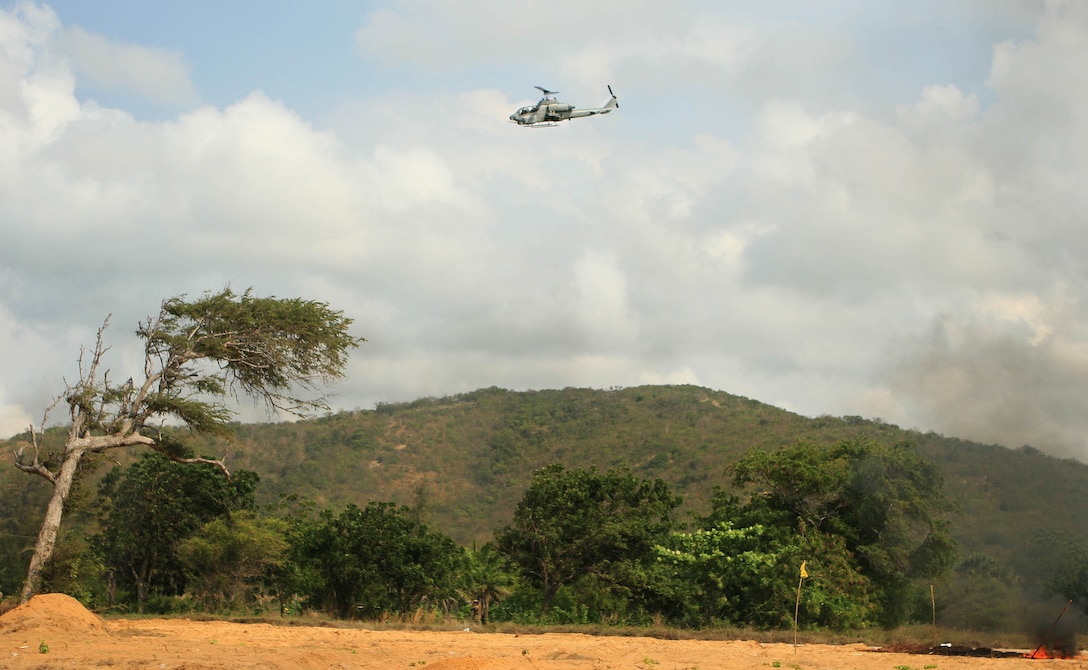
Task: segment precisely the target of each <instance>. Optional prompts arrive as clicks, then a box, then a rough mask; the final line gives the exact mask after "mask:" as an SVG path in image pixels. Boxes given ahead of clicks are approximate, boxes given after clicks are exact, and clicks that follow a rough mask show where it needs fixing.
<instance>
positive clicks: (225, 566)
mask: <svg viewBox="0 0 1088 670" xmlns="http://www.w3.org/2000/svg"><path fill="white" fill-rule="evenodd" d="M286 535H287V522H286V521H284V520H283V519H277V518H275V517H258V516H256V515H255V514H254V513H253V512H240V513H238V514H232V515H231V516H230V517H219V518H216V519H213V520H211V521H209V522H208V523H207V524H205V525H204V527H203V528H201V529H200V530H198V531H197V532H196V533H194V534H193V535H192V536H191V537H189V538H188V539H186V540H185V541H184V542H182V543H181V544H180V545H178V557H179V558H180V559H181V562H182V563H183V564H184V565H185V572H186V575H187V576H188V578H189V579H188V582H187V587H186V591H187V592H188V593H192V594H193V595H195V596H196V598H197V599H198V600H199V601H200V602H201V604H202V605H203V606H204V609H205V610H206V611H214V610H218V609H220V608H222V607H224V606H226V607H230V608H232V609H235V610H237V609H238V608H240V607H242V606H244V605H246V604H250V603H251V602H252V601H253V600H254V598H255V595H258V594H259V591H258V589H260V588H261V587H262V586H263V585H265V584H267V583H269V582H271V581H272V579H273V577H274V575H275V573H276V572H277V571H278V570H279V569H280V568H281V567H282V566H283V562H284V560H285V557H286V553H287V538H286Z"/></svg>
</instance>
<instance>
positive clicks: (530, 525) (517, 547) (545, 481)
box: [495, 464, 680, 614]
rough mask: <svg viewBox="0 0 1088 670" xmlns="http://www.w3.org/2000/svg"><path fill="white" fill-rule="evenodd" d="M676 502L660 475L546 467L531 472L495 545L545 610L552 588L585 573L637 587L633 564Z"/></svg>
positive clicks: (645, 555)
mask: <svg viewBox="0 0 1088 670" xmlns="http://www.w3.org/2000/svg"><path fill="white" fill-rule="evenodd" d="M679 504H680V500H679V499H678V498H675V497H673V495H672V494H671V493H670V491H669V487H668V486H667V485H666V484H665V483H664V482H662V481H661V480H656V481H653V482H650V481H642V480H639V479H637V478H636V477H635V476H634V475H632V474H631V473H630V472H625V471H617V470H613V471H609V472H607V473H606V474H603V475H602V474H600V473H599V472H598V471H597V470H596V469H595V468H591V469H589V470H584V469H580V468H578V469H573V470H567V469H566V468H564V467H563V466H562V465H560V464H553V465H549V466H548V467H546V468H544V469H542V470H539V471H537V472H536V473H534V475H533V481H532V484H530V486H529V490H528V491H526V493H525V496H524V497H523V498H522V499H521V502H519V503H518V505H517V508H516V509H515V510H514V523H513V525H511V526H507V527H505V528H503V529H501V530H499V531H497V532H496V533H495V543H496V545H497V546H498V548H499V551H501V552H503V553H504V554H505V555H506V556H507V557H508V558H509V559H510V560H511V562H513V563H514V564H515V565H516V566H517V567H518V570H519V571H520V573H521V575H522V577H523V578H524V579H525V581H526V582H527V583H528V584H530V585H532V586H533V587H535V588H537V589H539V590H540V592H541V596H542V602H541V607H542V610H543V613H544V614H547V612H548V609H549V607H550V606H551V604H552V601H553V600H554V598H555V596H556V593H558V591H559V589H561V588H562V587H564V586H566V585H569V584H571V583H573V582H574V581H575V580H577V579H579V578H581V577H584V576H592V577H594V578H596V579H598V580H601V581H602V582H603V583H606V584H611V585H613V586H614V587H616V588H622V589H637V588H638V586H639V585H638V584H637V582H636V580H635V579H633V577H635V576H637V574H638V570H637V569H635V566H636V565H637V564H638V563H645V562H647V561H649V560H650V558H651V549H652V547H653V546H654V544H655V543H656V542H658V541H659V540H660V539H661V538H662V537H664V535H665V534H666V533H667V532H668V531H669V529H670V524H671V519H670V515H671V513H672V511H673V509H675V508H676V506H677V505H679Z"/></svg>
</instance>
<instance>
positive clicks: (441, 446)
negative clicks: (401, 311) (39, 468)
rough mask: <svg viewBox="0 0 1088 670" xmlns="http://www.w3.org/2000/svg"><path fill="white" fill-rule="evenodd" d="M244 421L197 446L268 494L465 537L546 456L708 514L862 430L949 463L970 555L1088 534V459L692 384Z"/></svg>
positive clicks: (25, 489)
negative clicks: (352, 508)
mask: <svg viewBox="0 0 1088 670" xmlns="http://www.w3.org/2000/svg"><path fill="white" fill-rule="evenodd" d="M236 429H237V430H236V437H235V439H234V440H233V441H232V442H231V443H229V444H228V443H210V442H205V443H202V444H199V445H197V446H198V450H199V451H202V452H205V453H208V454H217V455H222V454H227V462H228V464H229V465H230V466H231V467H232V468H246V469H250V470H254V471H256V472H257V473H259V474H260V477H261V485H260V487H259V489H258V497H259V500H260V502H262V503H275V502H276V501H277V500H279V498H280V496H281V495H288V494H297V495H299V496H301V497H303V498H309V499H312V500H315V501H316V502H317V503H318V505H319V506H327V507H331V508H334V509H340V508H342V507H343V506H344V505H346V504H347V503H349V502H353V503H357V504H360V505H365V503H366V502H367V501H370V500H380V501H394V502H398V503H402V504H407V505H412V506H415V507H418V508H422V510H423V515H424V518H425V519H426V520H427V522H428V524H429V525H430V526H431V527H432V528H434V529H435V530H438V531H441V532H444V533H447V534H449V535H450V536H452V537H453V538H454V539H455V540H457V541H458V542H461V543H466V544H467V543H470V542H473V541H476V542H483V541H486V540H488V539H490V538H491V535H492V532H493V531H494V530H496V529H497V528H500V527H502V526H503V525H505V524H507V523H509V521H510V519H511V516H512V511H513V508H514V506H515V505H516V503H517V502H518V500H520V498H521V495H522V493H523V491H524V490H525V488H526V487H527V486H528V483H529V479H530V473H531V472H532V471H533V470H534V469H537V468H540V467H542V466H544V465H547V464H549V463H554V462H561V463H563V464H565V465H567V466H568V467H588V466H596V467H598V468H600V469H601V470H606V469H610V468H618V467H622V468H629V469H630V470H632V471H633V472H634V473H635V474H636V475H637V476H640V477H643V478H660V479H663V480H664V481H666V482H667V483H668V484H669V485H670V486H671V487H672V490H673V492H674V493H676V494H678V495H680V496H682V497H683V499H684V506H683V508H682V509H683V510H684V511H685V512H687V513H703V512H706V511H708V506H709V500H710V498H711V496H712V495H713V493H714V488H715V487H716V486H722V487H725V488H729V478H728V474H727V466H728V465H729V464H730V463H732V462H734V461H735V460H736V459H737V458H739V457H740V455H741V454H743V453H744V452H745V451H746V450H748V449H750V448H753V447H759V448H764V449H771V450H773V449H776V448H778V447H780V446H783V445H787V444H793V443H795V442H796V441H798V440H806V441H811V442H816V443H820V444H828V443H833V442H836V441H839V440H843V439H847V438H858V437H864V438H870V439H873V440H877V441H880V442H883V443H888V444H894V443H898V442H901V441H910V442H913V443H915V444H916V445H917V448H918V450H919V452H920V453H921V454H922V455H924V456H925V457H926V458H928V459H930V460H931V461H934V462H935V463H937V464H939V465H940V466H941V467H942V469H943V471H944V474H945V490H946V492H947V495H948V497H949V499H950V500H951V501H952V502H953V503H954V504H955V506H956V508H957V510H958V513H957V514H956V516H955V517H954V519H953V523H954V532H953V534H954V536H955V537H956V539H957V541H958V542H959V543H960V546H961V550H962V553H963V554H964V555H968V554H975V553H978V554H985V555H986V556H987V557H990V558H992V559H994V560H996V561H998V562H1000V563H1002V564H1004V565H1007V566H1009V567H1011V568H1013V569H1014V570H1015V572H1017V573H1018V574H1020V575H1021V578H1022V579H1024V580H1026V582H1028V583H1031V582H1034V581H1038V580H1039V579H1041V578H1043V577H1044V576H1043V575H1040V574H1039V571H1040V570H1042V567H1041V566H1042V565H1043V564H1044V563H1045V561H1040V557H1039V556H1038V551H1039V546H1038V544H1037V542H1036V538H1037V537H1039V535H1040V533H1041V532H1043V531H1048V532H1051V533H1060V534H1063V535H1065V536H1069V537H1072V538H1074V539H1075V540H1079V541H1084V542H1088V523H1086V521H1088V515H1086V514H1085V510H1088V465H1085V464H1083V463H1079V462H1075V461H1070V460H1060V459H1055V458H1052V457H1050V456H1047V455H1045V454H1043V453H1042V452H1040V451H1038V450H1036V449H1033V448H1031V447H1022V448H1020V449H1015V450H1014V449H1008V448H1005V447H1001V446H997V445H983V444H977V443H973V442H968V441H964V440H958V439H955V438H948V437H943V436H940V435H937V434H934V433H925V434H923V433H919V432H917V431H909V430H902V429H900V428H899V427H897V426H894V425H891V424H886V423H883V422H880V421H869V420H865V419H862V418H861V417H829V416H824V417H819V418H815V419H810V418H807V417H803V416H799V415H797V414H793V413H790V412H787V411H784V410H781V409H778V408H775V407H772V406H770V405H766V404H763V403H760V402H757V401H755V400H751V399H748V398H743V397H738V396H734V395H730V394H728V393H724V392H720V391H713V390H709V389H705V388H699V387H694V386H643V387H636V388H623V389H611V390H590V389H573V388H568V389H563V390H551V391H528V392H512V391H506V390H502V389H498V388H489V389H481V390H478V391H474V392H472V393H465V394H461V395H455V396H450V397H445V398H424V399H421V400H416V401H414V402H409V403H398V404H380V405H379V406H378V407H377V409H375V410H368V411H355V412H342V413H337V414H332V415H329V416H326V417H323V418H319V419H314V420H307V421H299V422H297V423H275V424H246V425H238V426H237V427H236ZM8 446H9V448H7V449H5V452H6V453H7V454H10V451H11V450H10V445H8ZM5 463H6V465H5V467H4V472H3V473H2V474H0V498H2V501H3V502H10V503H13V504H15V505H17V507H11V506H7V505H0V508H3V507H6V509H9V510H10V509H21V510H22V512H21V514H19V515H18V516H19V517H21V518H20V521H21V523H16V522H15V521H13V520H12V519H11V518H9V519H7V520H5V519H3V518H0V523H2V522H4V521H7V522H8V523H7V525H6V526H4V527H3V528H4V529H6V532H7V534H8V536H9V537H14V536H18V535H19V534H20V533H23V534H25V533H26V528H27V527H29V526H30V525H31V524H28V520H33V519H35V518H37V516H36V515H38V514H39V509H40V505H44V493H43V490H44V488H45V485H44V483H43V482H39V481H34V480H33V478H31V477H27V476H25V475H23V474H21V473H19V472H17V471H15V469H14V468H13V467H11V465H10V455H9V456H7V457H6V458H5ZM35 505H39V507H35ZM0 517H2V514H0ZM0 532H5V531H0Z"/></svg>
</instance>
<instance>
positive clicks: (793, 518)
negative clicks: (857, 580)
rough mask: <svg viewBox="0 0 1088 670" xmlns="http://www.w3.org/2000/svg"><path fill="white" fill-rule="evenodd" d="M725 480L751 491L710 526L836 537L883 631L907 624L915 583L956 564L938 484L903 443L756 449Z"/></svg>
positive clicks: (727, 504) (720, 503)
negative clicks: (876, 608) (873, 598)
mask: <svg viewBox="0 0 1088 670" xmlns="http://www.w3.org/2000/svg"><path fill="white" fill-rule="evenodd" d="M732 471H733V476H734V483H735V484H737V485H738V486H743V485H755V486H757V487H758V490H757V491H755V492H754V493H753V494H752V496H751V498H750V500H749V502H748V503H747V504H746V505H744V506H743V507H738V506H737V501H736V500H735V499H731V497H729V496H719V497H718V498H717V499H716V501H715V507H716V510H715V512H714V513H713V514H712V515H711V517H710V518H709V519H708V520H709V521H711V522H717V521H734V520H739V522H740V523H741V524H742V525H751V524H755V523H761V524H763V525H765V526H768V527H777V528H779V529H780V532H787V533H789V532H792V533H796V534H797V535H798V536H804V535H806V534H808V533H819V534H827V535H835V536H839V537H840V538H842V541H843V542H842V547H843V550H844V551H847V552H849V553H850V554H851V556H852V558H850V561H851V562H852V561H855V560H856V561H857V564H858V566H859V568H860V571H861V574H863V575H864V576H865V577H866V578H867V579H868V580H870V581H871V583H872V585H873V587H874V588H875V590H876V593H877V600H878V601H879V602H880V604H881V612H880V616H881V622H882V623H883V624H884V625H886V626H894V625H898V624H899V623H902V622H903V621H904V620H905V619H906V618H907V617H908V616H909V611H908V608H909V607H910V605H911V602H912V601H911V599H910V598H909V591H910V588H911V584H912V580H915V579H921V578H925V579H927V580H928V579H933V578H935V577H937V576H939V575H940V574H943V573H945V572H947V571H948V570H949V569H951V568H952V566H953V565H954V564H955V560H956V556H957V548H956V544H955V542H954V541H953V540H952V539H951V537H950V536H949V533H948V530H949V528H948V522H947V520H946V519H945V518H944V515H945V514H946V512H947V511H948V503H947V501H946V499H945V497H944V495H943V493H942V486H943V483H944V479H943V477H942V475H941V472H940V469H939V468H938V467H937V466H936V465H934V464H932V463H930V462H929V461H927V460H925V459H924V458H922V457H921V456H920V455H918V454H917V452H915V451H914V449H913V448H912V447H911V446H910V445H909V444H906V443H901V444H897V445H894V446H890V447H889V446H885V445H881V444H878V443H875V442H869V441H861V440H847V441H843V442H840V443H838V444H835V445H832V446H830V447H822V446H818V445H814V444H808V443H803V442H802V443H799V444H796V445H794V446H792V447H787V448H784V449H782V450H780V451H777V452H774V453H770V452H766V451H763V450H758V449H754V450H751V451H749V452H748V453H747V454H745V456H744V457H743V458H742V459H741V460H740V461H738V462H737V463H735V464H734V465H733V466H732Z"/></svg>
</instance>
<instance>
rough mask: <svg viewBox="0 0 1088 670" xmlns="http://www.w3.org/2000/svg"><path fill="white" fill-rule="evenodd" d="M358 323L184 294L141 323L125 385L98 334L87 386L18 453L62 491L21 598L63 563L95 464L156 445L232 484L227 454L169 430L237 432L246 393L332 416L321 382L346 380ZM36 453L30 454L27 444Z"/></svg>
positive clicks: (74, 391) (334, 315) (88, 359)
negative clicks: (55, 559) (195, 445)
mask: <svg viewBox="0 0 1088 670" xmlns="http://www.w3.org/2000/svg"><path fill="white" fill-rule="evenodd" d="M351 323H352V320H351V319H349V318H346V317H344V315H343V313H342V312H339V311H336V310H333V309H330V308H329V306H328V305H327V304H325V303H321V302H314V301H309V300H302V299H299V298H286V299H284V298H275V297H268V298H260V297H256V296H254V295H253V294H252V292H251V291H248V290H247V291H246V292H245V293H243V294H241V295H238V294H235V293H234V292H233V291H232V290H230V289H229V288H226V289H223V290H221V291H219V292H216V293H211V292H209V293H205V294H204V295H203V296H201V297H200V298H199V299H196V300H187V299H186V296H184V295H183V296H177V297H174V298H170V299H167V300H165V301H164V302H163V303H162V306H161V309H160V310H159V314H158V316H155V317H149V318H148V319H147V320H146V321H144V322H141V323H140V324H139V327H138V329H137V331H136V334H137V335H138V336H139V337H140V338H141V339H142V340H143V341H144V366H143V370H142V372H141V373H139V374H136V375H133V376H132V377H128V379H127V381H123V382H122V381H118V380H117V377H124V376H125V375H118V376H117V377H115V376H113V375H111V373H110V370H109V369H107V368H106V367H105V364H104V360H103V359H104V357H105V354H106V352H107V351H109V347H107V346H106V345H105V342H104V341H103V333H104V332H105V329H106V327H107V325H108V324H109V318H108V317H107V318H106V321H105V322H104V323H103V325H102V327H101V328H99V329H98V335H97V337H96V339H95V346H94V349H93V350H92V351H91V352H90V354H89V355H88V353H87V351H86V350H83V351H81V352H80V358H79V379H78V380H77V381H75V382H74V383H69V382H65V387H66V388H65V391H64V392H63V393H62V394H61V395H60V396H59V397H57V399H56V400H54V401H53V403H52V404H51V405H50V406H49V407H48V408H47V409H46V411H45V412H44V415H43V417H42V423H41V426H40V427H37V428H35V427H34V426H31V428H30V440H29V444H24V445H23V446H22V447H20V448H19V449H18V450H17V451H16V453H15V466H16V467H17V468H19V469H20V470H22V471H23V472H27V473H30V474H35V475H38V476H39V477H41V478H43V479H45V480H46V481H48V482H49V483H50V484H51V485H52V487H53V493H52V496H51V498H50V500H49V504H48V506H47V507H46V513H45V518H44V520H43V521H42V525H41V529H40V531H39V533H38V540H37V543H36V544H35V547H34V554H33V555H32V557H31V560H30V567H29V569H28V571H27V577H26V582H25V583H24V585H23V591H22V601H23V602H26V601H27V600H29V599H30V598H31V597H32V596H33V595H34V594H35V593H36V592H37V591H38V589H39V588H40V585H41V576H42V569H43V567H44V566H45V565H46V564H47V563H48V561H49V559H50V557H51V556H52V555H53V550H54V547H55V546H56V541H57V533H58V530H59V528H60V522H61V516H62V514H63V512H64V503H65V501H66V500H67V498H68V494H69V492H70V491H71V489H72V484H73V482H74V480H75V477H76V474H77V472H78V471H79V468H80V464H81V463H82V462H83V460H84V458H86V457H88V456H92V455H95V454H101V453H103V452H106V451H109V450H111V449H120V448H125V447H139V446H143V447H148V448H150V449H153V450H155V451H158V452H160V453H162V454H164V455H165V456H167V457H169V458H171V459H173V460H175V461H178V462H180V463H206V464H211V465H213V466H215V467H216V468H218V469H219V470H221V471H222V472H223V474H224V475H225V476H227V477H229V476H230V470H229V469H228V468H227V465H226V463H225V462H224V461H223V459H221V458H209V457H203V456H194V455H193V454H192V453H190V452H189V450H188V449H187V448H186V447H185V445H184V444H182V443H180V442H179V441H177V440H176V439H172V438H171V437H170V434H172V433H169V432H164V431H163V430H162V427H163V425H164V424H165V423H181V424H184V425H185V426H187V427H188V429H189V430H190V431H192V432H193V433H203V434H209V435H215V436H225V435H227V434H229V432H230V431H229V422H230V420H231V419H232V418H233V416H234V412H233V411H232V410H231V408H230V406H229V404H228V403H229V401H231V400H232V399H235V398H237V397H238V396H239V395H246V396H250V397H253V398H259V399H261V400H263V401H264V402H265V403H266V404H267V405H268V407H270V408H273V409H276V410H280V411H285V412H289V413H292V414H295V415H306V414H308V413H310V412H313V411H320V410H323V409H327V407H328V405H327V401H326V396H325V395H324V394H323V393H321V385H322V384H323V383H327V382H329V381H332V380H335V379H338V378H340V377H342V376H343V372H344V367H345V365H346V363H347V354H348V351H349V350H350V349H353V348H355V347H357V346H358V345H359V344H360V343H362V342H364V341H365V340H363V339H362V338H359V337H354V336H352V335H351V334H349V333H348V327H349V326H350V325H351ZM61 406H67V408H68V416H69V419H70V423H69V425H68V430H67V434H66V436H65V439H64V444H63V447H62V448H61V450H60V452H59V453H56V452H54V451H53V450H51V449H49V448H48V447H47V446H46V445H45V440H44V434H45V427H46V425H47V422H48V420H49V415H50V412H52V411H53V410H55V409H56V408H57V407H61ZM27 446H29V447H30V453H29V454H28V453H26V451H27V449H26V447H27Z"/></svg>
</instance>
